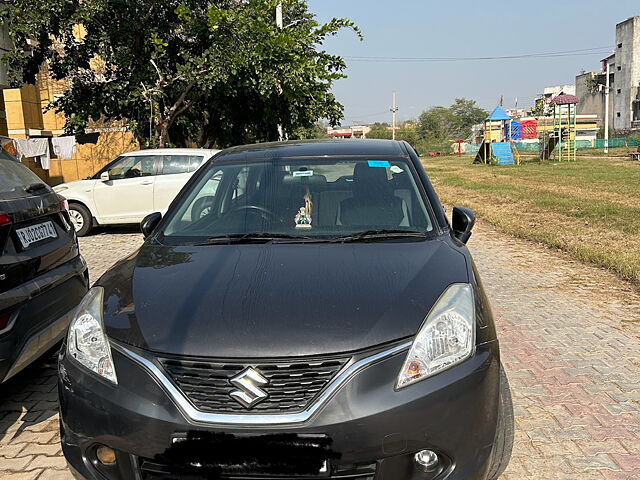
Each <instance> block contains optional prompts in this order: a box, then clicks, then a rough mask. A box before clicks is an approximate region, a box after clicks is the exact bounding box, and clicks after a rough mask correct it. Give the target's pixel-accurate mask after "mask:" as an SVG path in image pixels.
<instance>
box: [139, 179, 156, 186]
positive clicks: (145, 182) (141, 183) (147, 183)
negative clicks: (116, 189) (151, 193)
mask: <svg viewBox="0 0 640 480" xmlns="http://www.w3.org/2000/svg"><path fill="white" fill-rule="evenodd" d="M152 183H153V181H151V180H145V181H144V182H140V185H151V184H152Z"/></svg>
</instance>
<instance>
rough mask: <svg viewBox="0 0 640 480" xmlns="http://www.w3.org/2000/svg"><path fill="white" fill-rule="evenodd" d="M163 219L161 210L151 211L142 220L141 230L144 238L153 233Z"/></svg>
mask: <svg viewBox="0 0 640 480" xmlns="http://www.w3.org/2000/svg"><path fill="white" fill-rule="evenodd" d="M161 219H162V214H161V213H160V212H154V213H151V214H149V215H147V216H146V217H144V219H142V222H140V230H142V234H143V235H144V238H147V237H148V236H149V235H151V233H152V232H153V230H154V229H155V228H156V227H157V226H158V223H160V220H161Z"/></svg>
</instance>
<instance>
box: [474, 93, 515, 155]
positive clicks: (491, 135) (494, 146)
mask: <svg viewBox="0 0 640 480" xmlns="http://www.w3.org/2000/svg"><path fill="white" fill-rule="evenodd" d="M516 130H517V132H516ZM520 135H521V128H520V124H519V123H518V122H513V121H512V120H511V117H510V116H509V115H507V112H505V111H504V110H503V109H502V107H499V106H498V107H496V108H495V109H494V110H493V112H491V115H489V116H488V117H487V118H486V119H485V121H484V138H483V139H482V143H481V144H480V150H478V154H477V155H476V158H475V160H474V161H473V163H491V162H492V161H493V160H494V159H495V161H497V163H498V165H513V164H514V163H518V164H519V163H520V156H519V154H518V151H517V150H516V149H515V148H513V145H512V144H513V140H514V138H515V137H516V136H517V137H518V138H519V137H520Z"/></svg>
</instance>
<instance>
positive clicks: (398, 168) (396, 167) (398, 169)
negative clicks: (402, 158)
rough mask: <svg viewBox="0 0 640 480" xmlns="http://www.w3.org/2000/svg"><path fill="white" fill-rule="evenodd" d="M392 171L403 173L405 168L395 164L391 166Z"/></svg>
mask: <svg viewBox="0 0 640 480" xmlns="http://www.w3.org/2000/svg"><path fill="white" fill-rule="evenodd" d="M391 171H392V172H393V173H402V172H404V170H403V169H402V168H400V167H399V166H397V165H393V166H392V167H391Z"/></svg>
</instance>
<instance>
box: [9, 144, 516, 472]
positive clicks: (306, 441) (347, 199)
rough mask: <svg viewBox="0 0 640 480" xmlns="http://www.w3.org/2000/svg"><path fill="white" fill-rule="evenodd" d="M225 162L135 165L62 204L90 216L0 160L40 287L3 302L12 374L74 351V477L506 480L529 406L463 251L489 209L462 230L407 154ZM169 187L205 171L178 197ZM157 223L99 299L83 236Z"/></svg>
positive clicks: (334, 148)
mask: <svg viewBox="0 0 640 480" xmlns="http://www.w3.org/2000/svg"><path fill="white" fill-rule="evenodd" d="M214 153H215V152H213V151H211V152H208V153H203V152H196V151H181V152H176V151H166V150H165V151H145V152H135V153H132V154H127V155H124V156H122V157H120V158H118V159H116V160H115V161H114V162H113V163H112V164H110V165H108V166H107V167H105V169H103V170H101V171H100V172H98V174H96V175H95V176H94V177H92V178H91V179H90V180H84V181H80V182H72V183H70V184H65V185H63V186H61V187H59V188H57V189H56V190H57V192H59V193H61V194H64V195H68V197H69V201H70V206H69V207H70V212H71V213H69V211H68V210H67V207H66V204H65V201H64V200H62V199H61V198H60V197H58V196H56V195H55V193H53V192H52V191H51V190H50V189H49V188H48V187H46V185H43V184H41V183H39V181H38V180H37V178H36V179H34V176H33V175H32V174H31V173H30V172H28V171H26V169H24V168H23V167H22V166H21V165H19V164H16V163H15V162H13V163H9V161H6V160H3V162H4V163H0V168H2V167H3V166H4V168H5V169H6V171H7V172H12V173H11V175H12V176H11V177H10V178H11V179H12V180H11V182H10V183H11V185H13V186H9V185H8V182H5V184H7V185H5V184H3V183H2V182H3V180H2V178H4V176H3V177H0V235H4V236H0V240H2V239H3V238H4V239H5V241H6V245H5V247H4V250H3V254H2V256H1V257H0V260H1V261H0V268H3V270H0V273H3V272H7V273H10V272H11V271H13V270H12V268H14V267H13V266H14V265H21V267H18V269H16V270H15V271H16V272H18V271H20V272H22V273H23V274H24V275H26V273H27V272H28V273H29V274H30V275H32V277H31V279H32V280H33V279H38V280H37V281H35V284H36V285H37V287H34V288H37V289H40V290H42V289H43V290H42V291H40V290H34V292H35V293H34V292H32V293H27V290H28V288H27V287H23V285H22V284H21V285H19V286H17V284H16V283H15V282H18V283H20V282H19V281H18V280H10V281H13V282H14V284H12V285H11V286H9V288H8V289H6V290H2V291H1V292H3V293H0V299H3V300H5V303H0V308H2V309H0V321H1V320H2V318H4V317H2V315H8V316H7V317H6V318H7V319H8V320H7V328H9V330H11V329H13V330H14V333H15V336H16V338H18V337H19V339H16V338H14V340H13V341H7V342H5V341H4V340H3V338H4V337H3V336H2V335H3V334H4V331H3V330H0V342H4V343H0V345H1V346H2V348H4V350H0V352H2V353H3V355H4V357H5V358H7V359H8V360H7V361H6V362H5V363H3V364H1V365H2V366H3V368H5V370H6V371H7V372H8V373H7V374H6V375H7V376H10V375H13V374H15V372H16V371H17V370H19V368H20V365H23V364H24V363H25V362H28V361H29V360H30V359H33V358H35V357H37V355H39V354H41V353H42V352H43V351H44V350H45V349H46V348H50V347H51V346H52V345H54V344H55V343H56V342H58V341H59V340H61V339H62V340H63V345H62V347H61V349H60V353H59V380H58V381H59V384H58V392H59V398H60V427H61V439H62V440H61V441H62V449H63V452H64V455H65V457H66V459H67V461H68V464H69V467H70V469H71V471H72V473H73V474H74V476H76V477H77V478H86V479H102V480H104V479H107V480H112V479H113V480H116V479H118V480H120V479H130V478H139V479H165V478H166V479H179V478H192V479H201V478H202V479H205V478H221V479H257V478H259V479H263V480H267V479H276V478H280V479H281V478H288V479H311V478H326V479H338V478H340V479H345V478H349V479H359V480H365V479H367V480H375V479H382V478H385V479H387V478H392V479H403V480H461V479H482V480H496V479H497V478H498V477H499V476H500V475H501V473H502V472H503V471H504V470H505V468H506V466H507V464H508V462H509V458H510V455H511V448H512V445H513V407H512V404H511V396H510V390H509V385H508V381H507V378H506V375H505V373H504V369H503V368H502V365H501V362H500V352H499V345H498V339H497V337H496V329H495V326H494V324H493V319H492V315H491V310H490V307H489V303H488V300H487V297H486V295H485V293H484V291H483V288H482V284H481V281H480V278H479V275H478V272H477V270H476V268H475V265H474V263H473V260H472V258H471V255H470V253H469V251H468V249H467V247H466V245H465V244H466V242H467V240H468V239H469V237H470V236H471V231H472V228H473V225H474V222H475V217H474V215H473V213H472V212H471V211H470V210H468V209H466V208H463V207H455V208H454V209H453V211H452V220H451V222H449V221H448V219H447V218H446V217H445V215H444V211H443V208H442V205H441V204H440V201H439V200H438V197H437V195H436V193H435V191H434V189H433V187H432V186H431V183H430V182H429V179H428V177H427V175H426V172H425V171H424V169H423V167H422V165H421V163H420V161H419V159H418V156H417V155H416V153H415V151H414V150H413V148H411V146H409V144H407V143H405V142H395V141H379V140H378V141H373V140H363V141H355V140H354V141H349V142H341V141H329V140H326V141H316V142H284V143H274V144H262V145H252V146H244V147H235V148H232V149H228V150H225V151H223V152H221V153H218V154H217V155H215V156H214ZM196 157H197V158H196ZM188 158H189V159H188ZM7 165H8V166H7ZM170 165H173V167H170ZM18 167H20V168H22V170H21V169H20V168H18ZM185 169H186V171H183V170H185ZM175 170H179V171H175ZM172 171H174V173H170V172H172ZM172 175H175V176H176V177H175V178H176V179H177V178H178V176H184V178H186V177H190V178H189V179H188V181H186V185H185V186H184V187H183V188H182V189H181V190H180V192H179V193H178V194H177V196H176V197H175V199H173V201H171V198H170V197H171V195H169V193H167V192H168V190H169V189H170V188H175V189H180V187H179V186H175V185H177V182H176V184H175V185H174V186H171V187H167V184H169V183H170V182H171V181H172V179H171V176H172ZM163 177H167V178H169V179H165V178H163ZM7 178H9V177H7ZM181 178H182V177H181ZM145 180H148V181H150V182H151V184H149V185H145V184H143V183H142V182H143V181H145ZM165 180H166V181H165ZM119 182H123V183H119ZM135 182H138V183H135ZM133 185H135V187H134V186H133ZM172 185H173V184H172ZM143 187H150V188H149V189H148V192H145V193H144V194H145V195H146V196H145V197H144V200H140V199H139V198H141V197H136V198H138V199H137V200H136V199H135V198H134V197H135V195H142V194H143V192H142V190H143ZM156 189H158V197H157V199H156V195H155V194H156ZM109 192H111V193H109ZM163 192H164V193H163ZM3 201H5V202H8V203H6V204H5V203H3ZM143 203H144V204H143ZM169 204H170V205H169ZM74 212H75V213H74ZM3 215H4V217H3ZM143 216H144V219H142V217H143ZM3 218H4V219H5V223H4V224H3V223H2V222H3ZM141 219H142V222H141V230H142V232H143V234H144V236H145V241H144V244H143V245H142V247H141V248H140V249H139V250H138V251H137V252H136V253H134V254H133V255H131V256H129V257H127V258H126V259H123V260H121V261H120V262H118V263H117V264H116V265H114V266H113V267H112V268H111V269H110V270H109V271H107V272H106V273H105V274H104V275H103V276H102V277H101V278H100V279H99V280H98V281H96V283H95V284H94V285H93V287H92V288H91V289H89V290H88V291H87V288H88V286H87V276H86V266H85V264H84V262H83V261H82V257H81V256H80V255H79V253H78V246H77V241H76V236H75V235H74V231H73V227H72V226H71V223H75V226H76V229H77V231H78V233H79V234H85V233H87V231H88V229H89V228H90V227H91V226H93V225H96V224H99V225H103V224H110V223H124V222H127V223H131V222H138V221H139V220H141ZM29 262H31V263H29ZM5 265H8V267H5ZM29 268H31V270H30V269H29ZM20 269H21V270H20ZM61 269H62V270H61ZM43 275H48V277H47V278H49V277H51V285H52V286H51V287H43V286H45V285H49V284H47V283H46V282H42V281H40V280H39V279H40V278H41V277H42V276H43ZM0 278H2V277H0ZM7 278H8V279H10V278H13V277H11V276H10V275H9V276H7ZM25 278H26V277H25ZM3 281H5V280H4V279H3ZM28 284H29V280H27V282H26V283H25V284H24V285H28ZM0 285H2V283H1V282H0ZM54 285H59V286H60V288H63V287H64V289H63V290H55V288H56V287H55V286H54ZM51 292H55V294H51ZM2 295H5V296H4V297H3V296H2ZM18 298H19V299H20V300H19V302H18V303H19V306H17V305H18V304H16V303H15V302H14V304H13V306H9V307H8V305H11V301H12V300H13V299H18ZM40 298H42V303H40V300H39V299H40ZM60 298H63V299H64V300H62V299H60ZM0 301H1V300H0ZM54 301H57V302H58V303H55V305H56V306H55V308H51V307H50V305H51V304H52V303H51V302H54ZM20 302H22V303H20ZM32 304H33V305H32ZM45 304H46V305H47V310H46V313H45V311H44V307H43V305H45ZM16 312H18V313H16ZM54 312H55V314H54ZM45 324H46V326H45ZM49 325H55V327H49ZM67 327H68V329H67ZM43 328H44V329H46V328H51V329H52V330H51V333H49V334H47V336H44V334H42V333H39V332H41V331H43ZM65 330H66V335H65ZM31 332H36V333H35V335H36V338H38V339H39V340H38V342H37V345H38V346H39V347H38V348H37V349H34V348H31V347H28V345H30V342H31V340H30V338H32V334H31ZM10 335H11V333H9V335H8V336H7V337H6V338H9V337H10ZM43 338H44V340H43ZM23 345H27V347H23ZM25 349H26V350H27V352H28V354H24V353H22V352H24V351H25ZM16 352H18V353H16ZM22 357H24V360H22ZM5 365H6V367H5ZM16 365H17V366H16Z"/></svg>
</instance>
